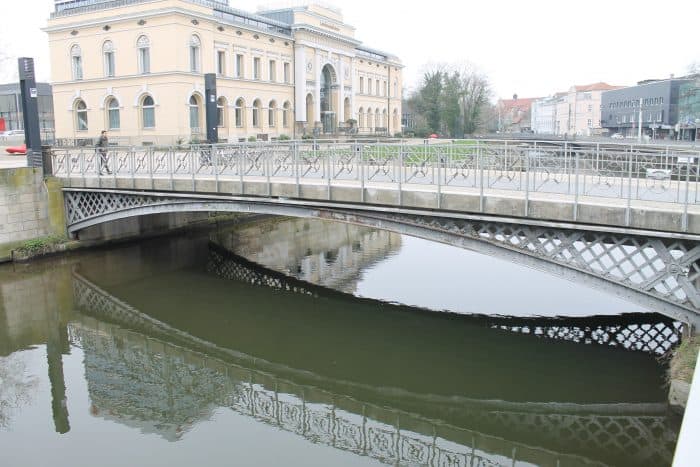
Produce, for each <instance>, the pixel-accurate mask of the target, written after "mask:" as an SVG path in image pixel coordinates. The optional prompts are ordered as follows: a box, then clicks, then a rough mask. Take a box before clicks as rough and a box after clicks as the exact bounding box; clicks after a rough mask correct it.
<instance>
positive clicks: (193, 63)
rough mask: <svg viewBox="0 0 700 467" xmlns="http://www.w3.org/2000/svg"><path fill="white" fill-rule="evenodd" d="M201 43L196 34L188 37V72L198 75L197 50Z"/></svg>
mask: <svg viewBox="0 0 700 467" xmlns="http://www.w3.org/2000/svg"><path fill="white" fill-rule="evenodd" d="M201 45H202V43H201V41H200V40H199V37H198V36H197V35H196V34H192V37H190V71H191V72H193V73H199V68H200V66H199V49H200V47H201Z"/></svg>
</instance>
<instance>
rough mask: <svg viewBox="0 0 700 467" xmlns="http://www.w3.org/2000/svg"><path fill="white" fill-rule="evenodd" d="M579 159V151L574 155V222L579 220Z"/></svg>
mask: <svg viewBox="0 0 700 467" xmlns="http://www.w3.org/2000/svg"><path fill="white" fill-rule="evenodd" d="M564 144H566V143H564ZM578 159H579V156H578V152H576V154H575V156H574V170H575V173H574V179H575V181H574V183H575V185H574V222H577V221H578V193H579V181H578V177H579V172H580V168H579V160H578Z"/></svg>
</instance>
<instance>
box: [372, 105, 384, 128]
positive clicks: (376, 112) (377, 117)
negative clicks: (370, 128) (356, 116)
mask: <svg viewBox="0 0 700 467" xmlns="http://www.w3.org/2000/svg"><path fill="white" fill-rule="evenodd" d="M381 118H382V114H381V113H380V112H379V108H377V109H375V110H374V126H375V128H376V127H380V126H384V125H382V120H381Z"/></svg>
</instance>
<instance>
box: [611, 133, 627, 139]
mask: <svg viewBox="0 0 700 467" xmlns="http://www.w3.org/2000/svg"><path fill="white" fill-rule="evenodd" d="M610 137H611V138H612V139H624V138H625V137H624V136H623V135H622V133H613V134H612V136H610Z"/></svg>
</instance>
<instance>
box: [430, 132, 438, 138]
mask: <svg viewBox="0 0 700 467" xmlns="http://www.w3.org/2000/svg"><path fill="white" fill-rule="evenodd" d="M437 137H438V135H436V134H435V133H433V134H432V135H430V138H433V139H435V138H437Z"/></svg>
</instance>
